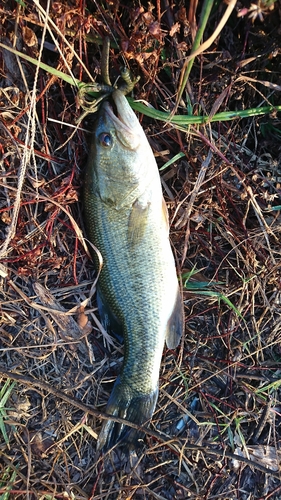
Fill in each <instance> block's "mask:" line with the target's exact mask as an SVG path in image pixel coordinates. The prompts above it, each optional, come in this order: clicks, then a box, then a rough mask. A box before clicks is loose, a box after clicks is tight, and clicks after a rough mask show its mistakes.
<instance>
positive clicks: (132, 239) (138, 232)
mask: <svg viewBox="0 0 281 500" xmlns="http://www.w3.org/2000/svg"><path fill="white" fill-rule="evenodd" d="M149 207H150V203H147V204H146V205H145V206H143V205H142V204H141V203H140V202H139V201H138V200H137V201H135V203H134V204H133V206H132V209H131V213H130V218H129V225H128V241H129V244H130V245H133V246H134V245H137V244H138V243H140V241H141V240H142V238H143V236H144V233H145V230H146V227H147V219H148V213H149Z"/></svg>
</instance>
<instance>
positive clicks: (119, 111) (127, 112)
mask: <svg viewBox="0 0 281 500" xmlns="http://www.w3.org/2000/svg"><path fill="white" fill-rule="evenodd" d="M112 99H113V105H114V109H113V107H112V106H111V104H110V103H109V102H108V101H106V102H105V103H104V109H105V112H106V114H107V115H108V117H109V119H110V121H111V122H112V123H113V125H114V128H115V131H116V136H117V137H118V139H119V140H120V142H121V143H122V144H123V145H124V146H125V147H126V148H128V149H134V150H135V149H137V147H138V146H139V145H140V142H141V136H140V134H139V128H140V123H139V121H138V119H137V117H136V115H135V113H134V112H133V110H132V108H131V107H130V105H129V103H128V101H127V99H126V97H125V96H124V94H122V92H120V90H115V91H114V92H113V94H112ZM115 110H116V112H115Z"/></svg>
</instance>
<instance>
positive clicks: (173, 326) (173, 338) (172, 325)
mask: <svg viewBox="0 0 281 500" xmlns="http://www.w3.org/2000/svg"><path fill="white" fill-rule="evenodd" d="M183 330H184V313H183V302H182V296H181V293H180V290H179V289H178V294H177V298H176V303H175V307H174V309H173V312H172V314H171V316H170V319H169V321H168V325H167V331H166V345H167V347H168V349H175V348H176V347H177V346H178V345H179V343H180V340H181V337H182V334H183Z"/></svg>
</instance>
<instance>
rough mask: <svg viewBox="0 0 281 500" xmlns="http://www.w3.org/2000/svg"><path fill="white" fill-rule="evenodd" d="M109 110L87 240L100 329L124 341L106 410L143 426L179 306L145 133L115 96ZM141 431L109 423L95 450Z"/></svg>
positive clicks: (178, 324) (99, 140) (89, 187)
mask: <svg viewBox="0 0 281 500" xmlns="http://www.w3.org/2000/svg"><path fill="white" fill-rule="evenodd" d="M112 100H113V104H114V107H115V110H116V111H114V110H113V107H112V106H111V105H110V103H109V102H104V103H103V105H102V106H101V109H100V111H99V114H98V118H97V121H96V124H95V128H94V133H93V137H92V142H91V149H90V153H89V159H88V164H87V167H86V174H85V187H84V210H85V225H86V230H87V235H88V237H89V240H90V241H91V242H92V243H93V244H94V245H95V246H96V247H97V248H98V250H99V251H100V252H101V254H102V257H103V267H102V270H101V273H100V277H99V280H98V308H99V313H100V316H101V320H102V323H103V325H104V327H105V328H106V329H107V330H110V331H111V332H114V333H115V334H117V335H118V334H120V333H121V334H122V335H123V337H124V363H123V367H122V370H121V373H120V375H119V376H118V378H117V380H116V382H115V385H114V387H113V390H112V393H111V395H110V398H109V401H108V404H107V408H106V412H107V413H108V414H110V415H113V416H118V417H122V418H124V419H126V420H129V421H131V422H133V423H135V424H137V425H140V426H141V425H143V424H145V423H148V422H149V420H150V419H151V417H152V414H153V412H154V409H155V405H156V402H157V397H158V379H159V369H160V363H161V357H162V352H163V348H164V343H165V340H166V344H167V346H168V348H171V349H174V348H175V347H176V346H177V345H178V343H179V341H180V338H181V335H182V330H183V307H182V299H181V294H180V292H179V286H178V280H177V275H176V268H175V262H174V258H173V254H172V250H171V246H170V243H169V223H168V214H167V208H166V204H165V202H164V199H163V195H162V189H161V181H160V176H159V172H158V168H157V164H156V161H155V158H154V155H153V152H152V150H151V148H150V145H149V143H148V141H147V138H146V136H145V133H144V131H143V129H142V127H141V125H140V123H139V121H138V119H137V117H136V115H135V113H134V112H133V111H132V109H131V107H130V106H129V104H128V101H127V99H126V98H125V96H124V95H123V94H122V93H121V91H120V90H115V91H114V92H113V94H112ZM142 435H143V434H142V433H140V432H139V431H138V430H136V429H133V428H131V427H129V426H126V425H121V424H118V423H115V422H114V421H112V420H108V421H106V422H105V423H103V425H102V429H101V432H100V435H99V440H98V449H99V450H103V451H105V450H107V449H109V448H110V447H112V446H113V445H114V444H116V443H117V442H119V441H122V443H125V444H126V446H127V447H128V448H129V449H130V448H135V447H136V446H137V444H138V441H139V439H140V438H141V437H142Z"/></svg>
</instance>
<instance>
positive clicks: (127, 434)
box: [97, 377, 158, 452]
mask: <svg viewBox="0 0 281 500" xmlns="http://www.w3.org/2000/svg"><path fill="white" fill-rule="evenodd" d="M157 398H158V387H157V388H156V390H155V391H153V392H152V393H149V394H142V393H138V392H137V391H136V390H133V389H132V388H131V387H130V385H128V384H125V383H124V382H122V381H121V379H120V377H118V378H117V380H116V382H115V384H114V387H113V390H112V393H111V395H110V398H109V401H108V403H107V407H106V413H108V414H109V415H113V416H114V417H120V418H124V419H126V420H129V421H130V422H132V423H134V424H136V425H138V426H141V425H143V424H145V423H146V422H148V421H149V420H150V419H151V417H152V415H153V412H154V409H155V406H156V401H157ZM142 437H143V432H141V431H139V430H137V429H134V428H133V427H129V426H127V425H125V424H120V423H118V422H114V421H113V420H106V421H104V423H103V425H102V428H101V431H100V435H99V438H98V443H97V451H103V452H106V451H107V450H109V449H110V448H111V447H112V446H114V445H115V444H116V443H119V442H120V444H122V445H124V447H125V448H126V449H129V450H130V449H135V448H137V447H139V446H140V440H141V439H142Z"/></svg>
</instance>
